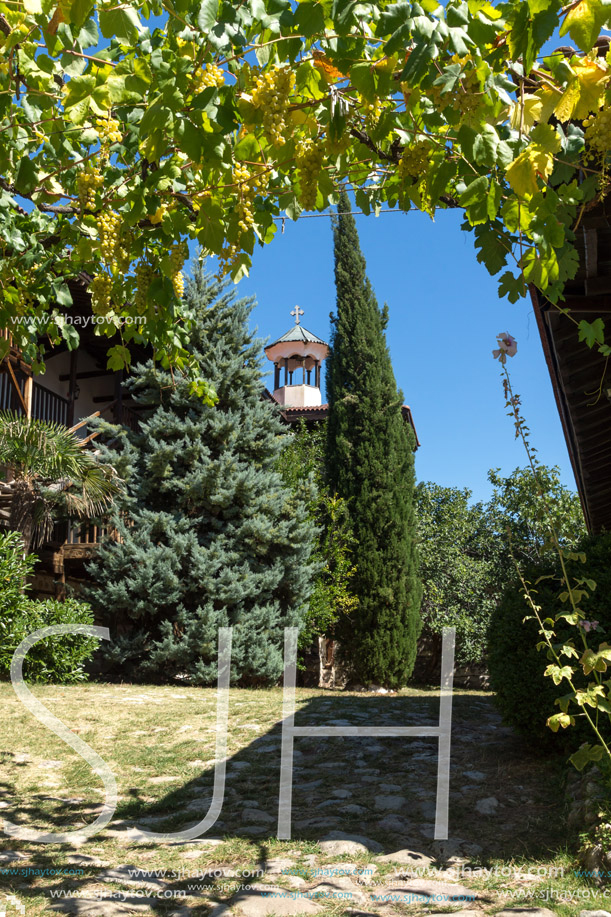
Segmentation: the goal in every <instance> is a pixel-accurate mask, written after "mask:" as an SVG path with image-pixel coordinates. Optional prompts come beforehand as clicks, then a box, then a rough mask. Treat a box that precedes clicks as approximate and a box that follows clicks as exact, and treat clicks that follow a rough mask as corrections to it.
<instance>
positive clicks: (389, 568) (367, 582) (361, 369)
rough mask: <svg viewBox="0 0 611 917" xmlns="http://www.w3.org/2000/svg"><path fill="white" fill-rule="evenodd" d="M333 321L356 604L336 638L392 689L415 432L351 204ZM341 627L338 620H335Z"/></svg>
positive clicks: (405, 654)
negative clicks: (404, 408) (405, 408)
mask: <svg viewBox="0 0 611 917" xmlns="http://www.w3.org/2000/svg"><path fill="white" fill-rule="evenodd" d="M334 241H335V284H336V289H337V314H336V316H335V317H334V318H333V319H332V321H333V331H332V336H331V352H330V355H329V357H328V359H327V395H328V399H329V405H330V409H329V420H328V424H327V448H326V466H327V474H328V477H329V482H330V485H331V488H332V489H333V490H334V491H335V492H336V493H337V494H338V495H339V496H340V497H343V498H344V499H345V500H347V501H348V506H349V511H350V516H351V520H352V526H353V533H354V537H355V541H356V547H355V555H356V556H355V559H356V565H357V572H356V576H355V578H354V580H353V582H352V589H353V591H354V593H355V594H356V595H357V597H358V600H359V604H358V608H357V609H356V611H355V612H354V613H353V614H352V616H351V618H350V622H349V623H348V626H344V627H343V628H342V629H341V632H340V633H339V636H340V639H341V640H342V641H343V644H344V648H345V652H346V655H347V657H348V659H349V660H350V662H351V664H352V666H353V667H354V670H355V675H356V677H357V678H358V679H359V680H361V681H363V682H365V683H371V682H377V683H378V684H382V685H386V686H388V687H392V688H398V687H401V686H402V685H405V684H406V682H407V680H408V678H409V676H410V675H411V673H412V669H413V666H414V661H415V657H416V642H417V639H418V635H419V633H420V628H421V620H420V602H421V596H422V588H421V583H420V581H419V578H418V563H417V554H416V544H415V537H416V536H415V530H416V519H415V498H414V435H413V430H412V429H411V428H410V427H408V425H407V423H406V422H405V420H404V419H403V415H402V412H401V404H402V400H403V396H402V394H401V392H398V391H397V384H396V381H395V377H394V373H393V369H392V363H391V360H390V354H389V351H388V346H387V344H386V337H385V327H386V323H387V310H386V307H385V308H384V309H383V310H380V308H379V307H378V304H377V302H376V299H375V296H374V293H373V290H372V287H371V284H370V282H369V280H368V278H367V274H366V265H365V259H364V257H363V255H362V253H361V249H360V245H359V238H358V233H357V230H356V224H355V221H354V218H353V217H352V216H351V215H350V201H349V198H348V196H347V195H346V194H342V197H341V199H340V203H339V206H338V218H337V221H336V223H335V226H334ZM340 626H341V622H340Z"/></svg>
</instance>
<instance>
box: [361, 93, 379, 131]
mask: <svg viewBox="0 0 611 917" xmlns="http://www.w3.org/2000/svg"><path fill="white" fill-rule="evenodd" d="M361 109H362V112H363V114H364V116H365V127H366V128H367V130H369V131H373V130H375V128H376V126H377V124H378V121H379V120H380V117H381V116H382V111H383V107H382V102H381V101H380V99H375V100H374V101H373V102H368V101H367V100H366V99H363V101H362V102H361Z"/></svg>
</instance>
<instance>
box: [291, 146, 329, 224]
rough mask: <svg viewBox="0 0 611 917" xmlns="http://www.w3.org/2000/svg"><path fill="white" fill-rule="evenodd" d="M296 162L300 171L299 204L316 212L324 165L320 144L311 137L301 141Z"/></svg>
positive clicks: (296, 152) (296, 150)
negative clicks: (319, 178) (320, 176)
mask: <svg viewBox="0 0 611 917" xmlns="http://www.w3.org/2000/svg"><path fill="white" fill-rule="evenodd" d="M295 162H296V164H297V168H298V169H299V203H300V204H301V205H302V207H303V208H304V209H305V210H314V207H315V206H316V195H317V193H318V176H319V175H320V171H321V169H322V163H323V152H322V148H321V146H320V144H318V143H317V142H316V141H315V140H312V139H311V138H309V137H306V138H305V139H302V140H299V141H298V143H297V146H296V149H295Z"/></svg>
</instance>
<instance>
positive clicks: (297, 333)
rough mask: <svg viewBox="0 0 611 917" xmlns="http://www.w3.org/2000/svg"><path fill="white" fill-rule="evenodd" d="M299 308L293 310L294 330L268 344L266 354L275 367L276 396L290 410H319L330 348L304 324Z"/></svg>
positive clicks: (301, 310)
mask: <svg viewBox="0 0 611 917" xmlns="http://www.w3.org/2000/svg"><path fill="white" fill-rule="evenodd" d="M303 314H304V311H303V309H300V308H299V306H295V308H294V309H293V310H292V311H291V315H294V316H295V324H294V325H293V327H292V328H291V329H290V330H289V331H287V332H286V334H283V335H282V337H280V338H278V340H277V341H274V342H273V344H268V346H267V347H266V348H265V354H266V356H267V358H268V360H271V361H272V363H273V364H274V391H273V396H274V398H275V400H276V401H277V402H278V404H284V405H286V406H287V407H299V408H302V407H317V406H318V405H320V404H322V397H321V393H320V378H321V372H320V371H321V368H322V364H323V362H324V361H325V359H326V358H327V355H328V353H329V347H328V345H327V344H325V342H324V341H322V340H321V339H320V338H319V337H316V335H315V334H312V332H311V331H308V330H307V329H306V328H304V327H303V325H302V324H301V319H300V316H302V315H303Z"/></svg>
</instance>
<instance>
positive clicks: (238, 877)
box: [0, 692, 611, 917]
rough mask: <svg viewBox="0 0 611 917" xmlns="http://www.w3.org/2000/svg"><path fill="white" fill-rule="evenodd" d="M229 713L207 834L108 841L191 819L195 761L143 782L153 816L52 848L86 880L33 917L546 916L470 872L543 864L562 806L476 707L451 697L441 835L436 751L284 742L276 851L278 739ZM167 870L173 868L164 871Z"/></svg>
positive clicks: (343, 715)
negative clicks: (285, 782)
mask: <svg viewBox="0 0 611 917" xmlns="http://www.w3.org/2000/svg"><path fill="white" fill-rule="evenodd" d="M245 694H246V692H245ZM246 696H248V695H247V694H246ZM245 706H246V710H245V711H244V719H246V722H243V723H241V724H238V726H239V727H240V726H241V728H240V732H241V736H242V739H241V741H242V750H241V751H239V752H238V753H237V754H235V755H233V756H232V758H231V759H230V761H229V763H228V779H227V786H226V793H225V802H224V806H223V810H222V812H221V816H220V819H219V821H218V822H217V823H216V825H215V826H214V827H213V829H211V831H210V832H209V835H210V836H206V837H204V838H200V839H198V840H195V841H188V842H173V843H157V844H154V845H150V844H149V845H144V846H143V845H138V844H129V843H125V842H124V841H123V842H122V837H123V836H124V831H125V829H126V828H128V827H133V826H134V824H139V825H142V826H146V828H147V829H149V830H154V831H177V830H179V829H180V828H184V827H185V826H186V825H188V824H193V821H194V819H199V818H202V817H203V816H204V815H205V813H206V812H207V810H208V807H209V804H210V799H211V791H212V782H213V771H212V769H211V768H210V767H207V768H204V767H200V768H199V769H198V768H197V767H188V766H187V767H186V770H187V771H188V772H189V773H192V772H193V771H194V770H195V775H194V776H193V777H185V778H184V779H183V780H182V781H181V782H180V786H175V785H174V783H171V782H170V781H169V780H168V781H165V783H166V785H165V786H164V785H163V784H162V781H161V779H158V780H157V781H156V784H157V785H158V786H162V789H161V792H162V793H163V794H165V795H163V796H162V798H161V800H160V801H159V802H158V803H156V804H155V806H153V807H149V808H148V809H147V806H146V805H143V806H142V811H141V815H140V817H139V818H136V819H134V820H133V821H123V822H122V823H117V822H115V823H113V824H112V826H111V827H110V829H107V830H106V831H105V832H104V834H103V835H101V836H100V839H99V843H97V841H98V839H96V843H95V844H91V847H92V850H91V851H90V850H89V848H85V849H84V850H83V851H82V853H81V852H78V853H75V852H74V851H68V853H70V858H69V859H66V860H64V862H72V863H73V864H78V863H80V864H81V865H82V866H84V867H86V876H85V878H84V879H83V880H79V881H75V883H74V888H75V889H76V890H78V897H65V898H61V899H56V900H53V901H51V900H49V902H48V905H47V912H48V913H59V914H62V913H66V914H72V915H77V917H121V915H129V914H132V913H133V914H151V915H152V914H163V915H165V917H172V915H175V917H187V915H188V917H200V915H204V914H205V915H209V917H233V915H235V917H239V915H242V917H271V915H275V917H289V915H298V914H307V915H315V914H321V915H327V914H328V915H332V917H339V915H342V914H346V915H351V917H369V915H371V917H395V915H404V914H424V913H426V914H427V915H429V917H430V915H435V914H440V913H443V914H448V913H451V912H454V911H458V912H459V913H460V915H461V917H483V915H484V914H495V915H498V917H553V915H554V914H555V913H556V912H555V911H553V910H550V909H546V908H537V907H530V908H526V909H525V908H524V903H523V902H522V906H521V907H519V908H517V907H514V906H513V902H512V900H511V899H509V901H508V899H507V896H505V897H503V894H502V893H501V892H502V887H504V886H503V883H502V882H501V880H499V879H496V880H495V881H494V882H486V881H484V879H483V878H482V875H481V867H482V866H487V868H492V866H491V865H490V864H494V863H514V862H515V861H516V858H524V857H526V858H527V859H528V862H531V863H532V864H534V865H535V866H536V865H537V864H538V863H539V862H542V861H545V862H548V861H549V860H550V858H551V857H552V855H553V851H554V850H557V849H561V848H562V846H563V844H564V842H565V834H564V831H563V827H562V825H563V812H564V801H563V798H562V796H561V795H560V794H559V792H558V787H557V785H556V784H555V783H554V781H555V779H556V778H555V777H554V775H553V773H552V772H553V767H552V768H551V769H550V767H549V765H548V764H546V763H545V762H544V761H542V760H541V759H537V758H533V757H532V755H531V753H530V750H529V749H528V748H527V747H525V746H524V744H523V743H521V742H520V741H519V740H518V739H517V738H516V737H515V736H514V734H513V733H512V731H511V730H510V729H507V728H506V727H504V726H503V725H502V723H501V720H500V717H499V715H498V714H497V713H496V711H495V709H494V707H493V705H492V701H491V699H490V698H489V697H487V696H483V695H476V694H471V695H463V696H459V697H456V698H455V705H454V717H453V743H452V765H451V784H450V829H449V835H450V836H449V838H448V839H447V840H442V841H435V840H434V837H433V828H434V817H435V792H436V780H437V741H436V740H435V739H427V738H415V739H408V740H403V739H386V738H381V739H371V738H352V737H351V738H299V739H297V740H296V744H295V749H296V752H295V769H294V775H293V787H294V789H293V821H292V839H291V840H290V841H285V842H279V841H278V840H277V838H276V837H275V835H276V825H277V817H278V811H277V806H278V779H279V771H278V768H279V750H280V740H281V730H280V728H279V726H278V724H276V725H275V726H274V725H273V724H272V723H269V722H258V721H256V710H255V709H253V705H252V704H250V703H249V704H246V705H245ZM437 709H438V700H437V698H436V697H435V695H434V694H432V695H431V698H430V699H429V698H428V697H424V698H403V697H397V698H393V697H376V698H372V697H369V696H363V695H359V696H358V697H350V696H346V695H344V696H342V695H334V696H333V697H329V695H327V694H322V693H321V694H320V695H317V696H316V697H315V698H313V699H312V700H311V701H309V702H308V703H306V704H305V705H303V706H302V708H301V710H300V712H299V713H298V714H297V723H298V724H303V725H305V724H308V723H312V724H318V725H358V724H367V725H373V724H375V725H386V726H391V725H395V726H397V725H415V724H418V725H422V726H425V725H436V717H437ZM183 731H184V729H183ZM246 743H248V744H246ZM201 754H202V755H203V758H205V759H209V755H210V749H209V748H206V749H204V748H202V750H201ZM200 763H201V762H200V761H199V760H196V761H194V762H187V765H189V764H197V765H199V764H200ZM554 766H555V765H554ZM150 782H151V783H152V782H153V781H150ZM151 809H152V811H151ZM6 848H7V850H6V851H5V853H4V857H5V858H6V860H7V862H11V863H12V861H11V860H10V857H11V855H12V853H11V851H14V850H16V849H17V845H15V844H10V843H9V844H7V845H6ZM0 858H2V855H1V854H0ZM19 862H21V861H19ZM169 863H171V864H172V865H171V866H169V865H168V864H169ZM177 863H179V864H180V866H181V868H182V873H180V871H179V874H178V875H176V864H177ZM199 863H202V865H201V867H199V866H198V864H199ZM246 866H248V870H245V867H246ZM160 867H163V868H167V873H168V874H166V875H163V873H162V872H160ZM154 869H157V874H156V875H155V874H148V872H147V871H148V870H154ZM172 870H173V871H174V874H171V873H172ZM478 870H480V872H479V873H478ZM245 871H246V873H247V874H246V876H245V875H244V872H245ZM249 871H251V872H255V873H256V874H255V875H249V874H248V873H249ZM524 872H525V873H527V872H528V869H525V870H524ZM536 881H539V880H538V879H537V880H536ZM529 882H530V883H531V885H532V876H531V877H530V879H529V878H528V875H525V876H523V877H519V879H518V880H517V882H514V879H513V878H511V877H509V878H508V879H507V881H506V883H505V885H506V887H508V888H515V889H517V890H518V891H519V890H520V888H528V887H531V885H529ZM512 883H513V884H512ZM64 887H68V886H66V883H64ZM508 904H509V908H508V906H507V905H508ZM573 912H574V913H575V915H577V913H578V911H577V910H574V911H571V912H570V913H573ZM36 913H38V912H36ZM41 913H42V912H41ZM565 913H567V914H568V913H569V912H566V911H565ZM28 917H30V914H29V912H28ZM609 917H611V915H609Z"/></svg>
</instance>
